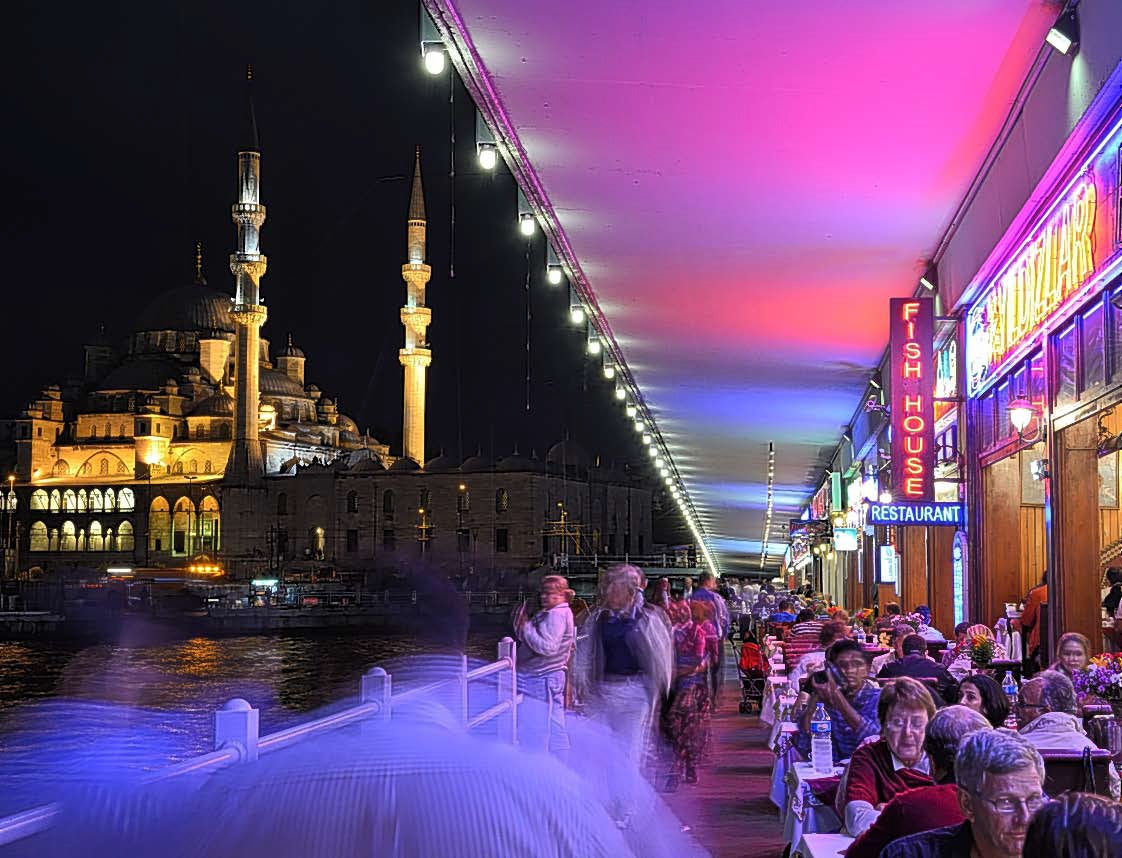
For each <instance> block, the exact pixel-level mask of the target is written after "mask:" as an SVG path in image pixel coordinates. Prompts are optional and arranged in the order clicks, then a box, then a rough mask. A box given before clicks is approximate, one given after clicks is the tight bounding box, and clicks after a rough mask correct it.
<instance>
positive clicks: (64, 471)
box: [51, 459, 70, 477]
mask: <svg viewBox="0 0 1122 858" xmlns="http://www.w3.org/2000/svg"><path fill="white" fill-rule="evenodd" d="M51 473H53V474H54V475H55V476H56V477H66V476H69V475H70V465H69V463H68V462H67V461H66V459H59V460H58V461H57V462H55V466H54V468H52V469H51Z"/></svg>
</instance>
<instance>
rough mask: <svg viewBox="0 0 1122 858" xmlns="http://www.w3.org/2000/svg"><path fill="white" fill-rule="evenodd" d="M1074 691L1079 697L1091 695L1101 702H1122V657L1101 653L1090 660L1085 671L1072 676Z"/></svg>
mask: <svg viewBox="0 0 1122 858" xmlns="http://www.w3.org/2000/svg"><path fill="white" fill-rule="evenodd" d="M1071 679H1072V684H1073V685H1075V691H1076V693H1077V694H1078V695H1080V696H1081V697H1082V696H1084V695H1088V694H1093V695H1095V696H1096V697H1099V698H1101V699H1102V700H1108V701H1113V702H1120V701H1122V655H1119V654H1118V653H1103V654H1102V655H1096V656H1095V657H1094V658H1092V659H1091V663H1090V664H1089V665H1087V667H1086V669H1085V670H1081V671H1078V672H1077V673H1076V674H1075V675H1073V676H1072V678H1071Z"/></svg>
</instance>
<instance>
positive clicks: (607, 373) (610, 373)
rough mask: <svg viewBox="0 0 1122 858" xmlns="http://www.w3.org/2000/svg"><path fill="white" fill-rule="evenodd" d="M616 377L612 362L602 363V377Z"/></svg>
mask: <svg viewBox="0 0 1122 858" xmlns="http://www.w3.org/2000/svg"><path fill="white" fill-rule="evenodd" d="M615 377H616V368H615V366H614V365H613V364H610V363H606V364H604V378H607V379H613V378H615Z"/></svg>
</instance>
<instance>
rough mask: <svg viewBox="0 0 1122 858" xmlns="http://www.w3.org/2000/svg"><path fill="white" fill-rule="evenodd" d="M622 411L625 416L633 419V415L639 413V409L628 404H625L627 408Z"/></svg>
mask: <svg viewBox="0 0 1122 858" xmlns="http://www.w3.org/2000/svg"><path fill="white" fill-rule="evenodd" d="M624 410H625V411H626V413H627V416H628V417H632V418H634V417H635V415H636V414H638V413H639V409H638V408H636V407H635V406H634V405H632V404H631V403H630V402H629V403H628V404H627V408H626V409H624Z"/></svg>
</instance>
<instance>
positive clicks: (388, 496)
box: [382, 489, 394, 519]
mask: <svg viewBox="0 0 1122 858" xmlns="http://www.w3.org/2000/svg"><path fill="white" fill-rule="evenodd" d="M393 516H394V501H393V489H386V491H385V492H384V493H383V494H382V517H383V518H389V519H392V518H393Z"/></svg>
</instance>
